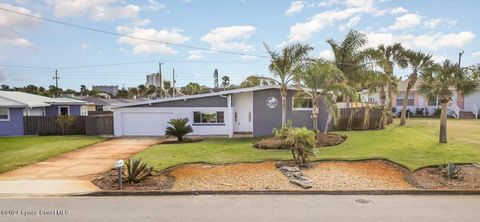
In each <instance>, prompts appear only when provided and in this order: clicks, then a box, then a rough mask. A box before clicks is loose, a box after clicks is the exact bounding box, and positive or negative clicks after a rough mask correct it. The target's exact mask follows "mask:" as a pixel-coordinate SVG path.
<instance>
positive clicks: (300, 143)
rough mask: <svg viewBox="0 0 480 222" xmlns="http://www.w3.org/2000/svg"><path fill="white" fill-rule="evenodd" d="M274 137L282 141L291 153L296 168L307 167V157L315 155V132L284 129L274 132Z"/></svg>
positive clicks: (303, 128)
mask: <svg viewBox="0 0 480 222" xmlns="http://www.w3.org/2000/svg"><path fill="white" fill-rule="evenodd" d="M275 137H276V138H278V139H284V142H285V144H287V145H288V146H289V147H290V150H291V151H292V156H293V161H294V162H295V164H296V165H298V166H308V164H309V162H310V159H309V156H312V155H315V153H314V148H315V147H316V145H317V139H316V134H315V132H313V131H311V130H308V129H307V128H305V127H302V128H291V127H288V126H287V127H284V128H282V129H280V130H276V131H275Z"/></svg>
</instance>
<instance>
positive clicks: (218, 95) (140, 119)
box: [113, 86, 328, 137]
mask: <svg viewBox="0 0 480 222" xmlns="http://www.w3.org/2000/svg"><path fill="white" fill-rule="evenodd" d="M297 92H298V89H296V88H293V87H292V88H289V90H288V95H287V119H290V120H292V122H293V125H294V126H296V127H302V126H306V127H308V128H312V119H311V114H312V111H311V110H312V106H311V102H310V101H309V99H304V98H303V99H299V98H297V97H296V96H295V95H296V94H297ZM319 110H320V116H319V118H318V119H319V120H318V121H319V126H320V128H322V129H323V128H324V127H325V125H326V122H327V119H328V112H327V110H326V108H325V106H324V105H323V104H322V103H321V105H320V107H319ZM113 117H114V135H115V136H161V135H165V128H166V127H167V125H168V123H167V122H168V121H169V120H170V119H173V118H188V119H189V121H190V122H189V123H190V124H191V125H192V128H193V133H192V135H226V136H229V137H231V136H233V134H235V133H242V134H251V135H252V136H265V135H271V134H272V129H273V128H280V127H281V120H282V109H281V97H280V90H279V87H278V86H259V87H252V88H243V89H233V90H226V91H221V92H212V93H206V94H199V95H191V96H182V97H173V98H165V99H160V100H154V101H145V102H138V103H130V104H126V105H120V106H117V107H114V115H113Z"/></svg>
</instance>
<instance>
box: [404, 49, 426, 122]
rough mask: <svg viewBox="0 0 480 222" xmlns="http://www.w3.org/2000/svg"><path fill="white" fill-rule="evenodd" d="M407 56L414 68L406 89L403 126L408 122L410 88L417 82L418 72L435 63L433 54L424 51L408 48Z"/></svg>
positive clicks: (409, 63)
mask: <svg viewBox="0 0 480 222" xmlns="http://www.w3.org/2000/svg"><path fill="white" fill-rule="evenodd" d="M405 58H406V59H407V62H408V65H410V66H411V68H412V73H411V74H410V75H409V76H408V84H407V89H406V90H405V96H404V98H403V104H402V114H401V119H400V126H403V125H405V123H406V117H407V105H408V95H409V94H410V90H411V89H412V88H413V86H414V85H415V83H416V82H417V79H418V73H421V72H423V71H424V70H425V69H426V68H428V67H430V66H431V65H433V61H432V55H430V54H425V53H423V52H414V51H412V50H407V51H406V52H405Z"/></svg>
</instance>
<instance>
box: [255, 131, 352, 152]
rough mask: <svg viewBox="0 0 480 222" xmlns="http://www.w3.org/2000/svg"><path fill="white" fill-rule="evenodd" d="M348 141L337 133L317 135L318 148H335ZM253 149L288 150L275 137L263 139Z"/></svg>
mask: <svg viewBox="0 0 480 222" xmlns="http://www.w3.org/2000/svg"><path fill="white" fill-rule="evenodd" d="M345 140H347V136H346V135H340V134H337V133H328V134H324V133H319V134H317V146H318V147H324V146H335V145H338V144H341V143H343V142H345ZM253 147H255V148H259V149H279V150H288V149H290V148H289V147H288V146H284V145H283V144H282V142H281V141H280V140H279V139H277V138H275V137H268V138H264V139H261V140H259V141H257V142H255V143H254V144H253Z"/></svg>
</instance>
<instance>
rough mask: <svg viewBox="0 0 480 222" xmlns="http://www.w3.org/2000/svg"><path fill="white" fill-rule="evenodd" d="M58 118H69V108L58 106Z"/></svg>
mask: <svg viewBox="0 0 480 222" xmlns="http://www.w3.org/2000/svg"><path fill="white" fill-rule="evenodd" d="M58 115H59V116H70V106H59V107H58Z"/></svg>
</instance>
